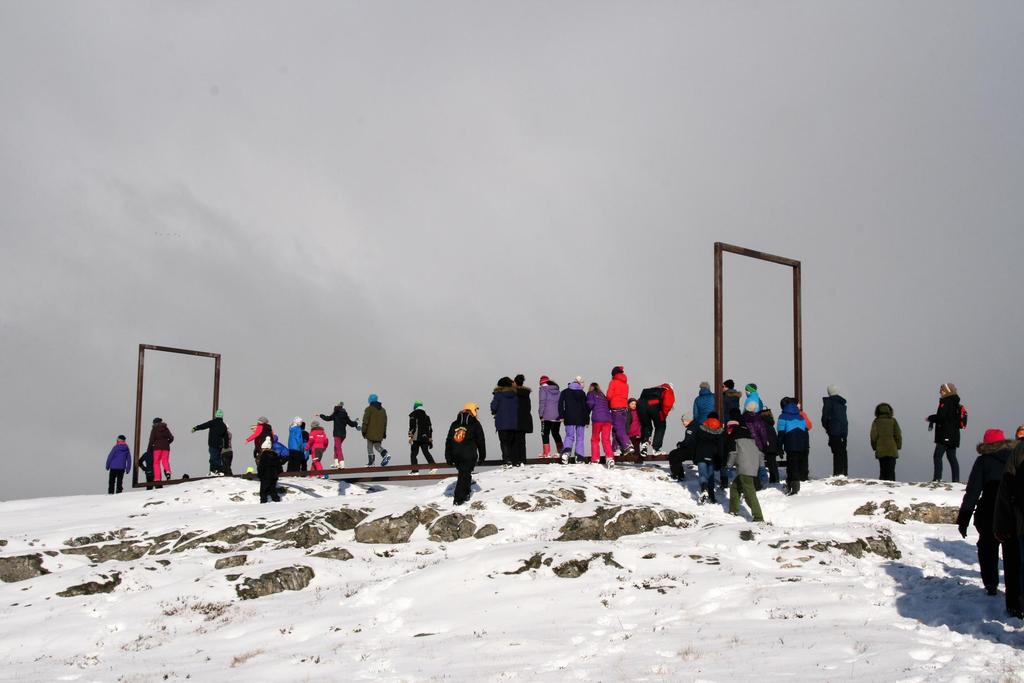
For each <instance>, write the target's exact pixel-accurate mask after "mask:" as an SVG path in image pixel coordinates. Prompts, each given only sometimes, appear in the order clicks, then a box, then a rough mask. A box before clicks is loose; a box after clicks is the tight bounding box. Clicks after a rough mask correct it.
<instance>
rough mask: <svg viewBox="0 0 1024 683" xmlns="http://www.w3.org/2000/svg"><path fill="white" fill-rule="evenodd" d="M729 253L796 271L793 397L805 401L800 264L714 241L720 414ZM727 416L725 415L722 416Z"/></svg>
mask: <svg viewBox="0 0 1024 683" xmlns="http://www.w3.org/2000/svg"><path fill="white" fill-rule="evenodd" d="M726 252H728V253H730V254H737V255H739V256H747V257H749V258H752V259H757V260H759V261H768V262H769V263H777V264H779V265H781V266H787V267H789V268H792V269H793V384H794V389H793V391H794V394H795V398H796V400H797V402H800V403H802V402H803V393H804V356H803V325H802V322H801V309H802V302H801V294H800V262H799V261H797V260H795V259H791V258H786V257H784V256H775V255H773V254H766V253H764V252H760V251H754V250H753V249H746V248H744V247H737V246H735V245H732V244H725V243H723V242H715V396H716V397H717V398H716V404H717V406H718V414H719V415H721V414H722V410H723V407H722V401H723V396H722V382H724V381H725V377H724V375H723V372H724V363H725V359H724V354H725V351H724V343H723V336H722V318H723V311H722V256H723V254H725V253H726ZM723 417H724V416H723Z"/></svg>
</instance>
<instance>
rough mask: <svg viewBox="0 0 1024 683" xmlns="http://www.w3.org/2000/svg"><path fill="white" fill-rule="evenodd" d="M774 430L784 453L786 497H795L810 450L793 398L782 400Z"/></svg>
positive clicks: (802, 421) (798, 490) (798, 407)
mask: <svg viewBox="0 0 1024 683" xmlns="http://www.w3.org/2000/svg"><path fill="white" fill-rule="evenodd" d="M775 430H776V431H777V432H778V434H779V443H780V444H781V445H782V449H783V450H784V451H785V452H786V495H789V496H795V495H796V494H798V493H800V481H801V480H803V479H806V478H807V456H808V453H809V452H810V450H811V439H810V436H808V433H807V422H806V420H804V418H803V415H801V414H800V406H799V405H798V404H797V402H796V399H795V398H788V397H787V398H784V399H782V414H781V415H779V422H778V424H777V425H776V426H775Z"/></svg>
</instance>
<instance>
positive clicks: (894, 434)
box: [871, 403, 903, 458]
mask: <svg viewBox="0 0 1024 683" xmlns="http://www.w3.org/2000/svg"><path fill="white" fill-rule="evenodd" d="M901 448H903V432H902V431H901V430H900V423H899V422H897V421H896V418H895V417H893V416H892V406H891V405H889V404H888V403H879V404H878V407H877V408H875V421H874V422H872V423H871V450H873V451H874V452H875V457H876V458H898V457H900V449H901Z"/></svg>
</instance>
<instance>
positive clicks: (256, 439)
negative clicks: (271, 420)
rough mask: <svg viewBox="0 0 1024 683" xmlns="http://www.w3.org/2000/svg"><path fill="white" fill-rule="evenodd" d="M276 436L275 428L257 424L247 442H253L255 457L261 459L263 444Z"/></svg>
mask: <svg viewBox="0 0 1024 683" xmlns="http://www.w3.org/2000/svg"><path fill="white" fill-rule="evenodd" d="M273 436H274V428H273V427H271V426H270V425H269V424H266V423H264V424H256V426H255V427H253V430H252V434H250V435H249V436H248V437H246V439H245V440H246V442H249V441H252V448H253V455H255V456H257V457H259V454H260V451H261V450H262V449H263V442H264V441H266V440H267V439H272V438H273Z"/></svg>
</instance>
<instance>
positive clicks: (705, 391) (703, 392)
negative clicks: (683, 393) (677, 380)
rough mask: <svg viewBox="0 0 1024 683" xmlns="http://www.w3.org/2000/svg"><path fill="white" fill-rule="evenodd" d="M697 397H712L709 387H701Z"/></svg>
mask: <svg viewBox="0 0 1024 683" xmlns="http://www.w3.org/2000/svg"><path fill="white" fill-rule="evenodd" d="M697 395H698V396H710V395H711V390H710V389H708V388H707V387H701V388H700V391H698V392H697Z"/></svg>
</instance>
